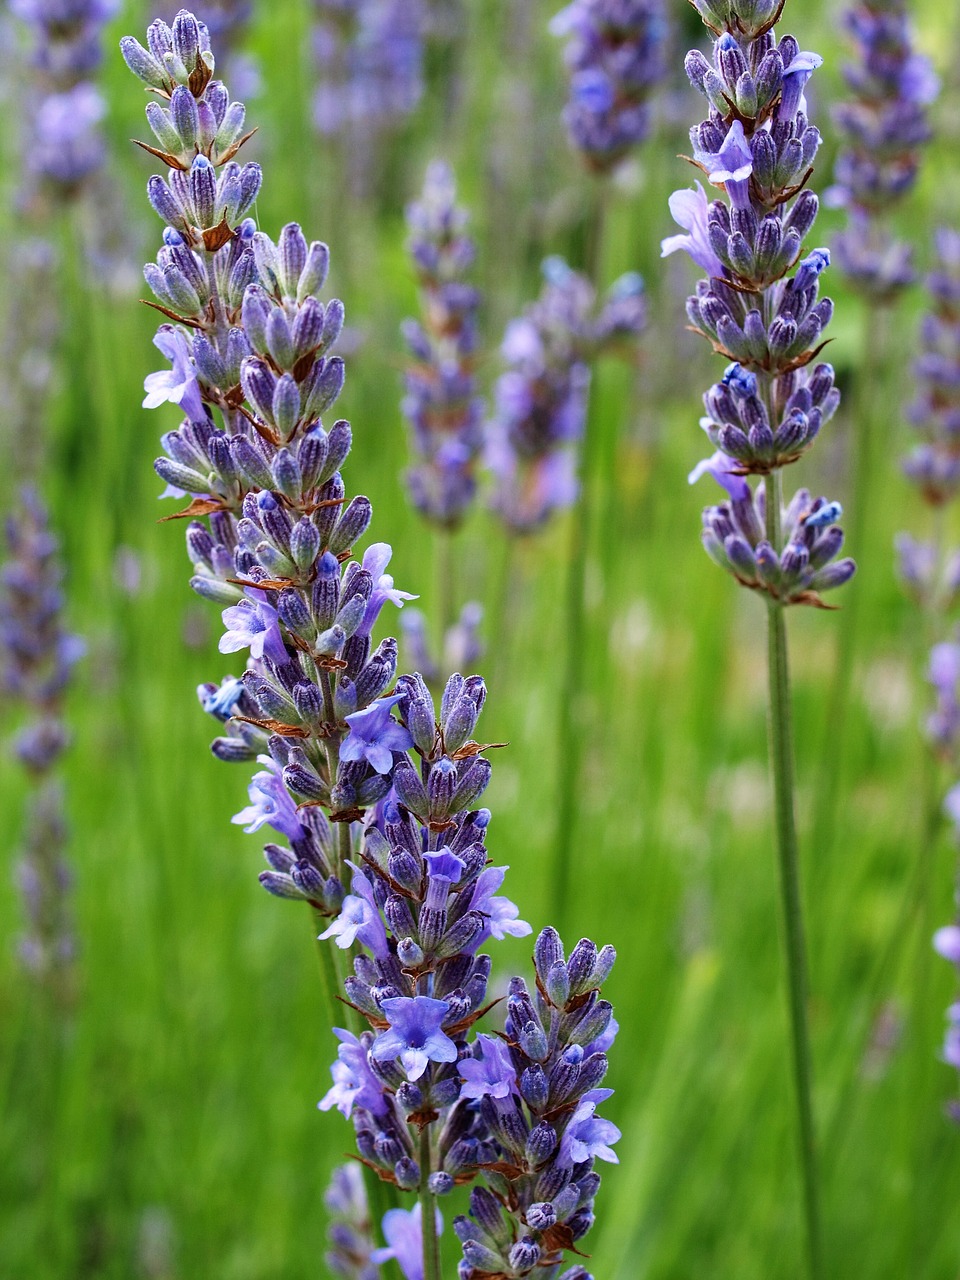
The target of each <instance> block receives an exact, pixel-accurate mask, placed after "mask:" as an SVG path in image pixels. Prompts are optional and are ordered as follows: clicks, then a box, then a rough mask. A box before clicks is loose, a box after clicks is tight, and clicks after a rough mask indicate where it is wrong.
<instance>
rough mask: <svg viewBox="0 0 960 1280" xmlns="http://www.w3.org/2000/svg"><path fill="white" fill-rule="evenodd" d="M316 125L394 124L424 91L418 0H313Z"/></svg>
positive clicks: (335, 128) (334, 128)
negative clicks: (316, 79) (315, 23)
mask: <svg viewBox="0 0 960 1280" xmlns="http://www.w3.org/2000/svg"><path fill="white" fill-rule="evenodd" d="M314 10H315V13H316V16H317V25H316V26H315V28H314V34H313V52H314V58H315V61H316V66H317V73H318V76H319V84H318V86H317V91H316V96H315V98H314V110H313V118H314V123H315V125H316V127H317V129H318V131H319V132H320V133H321V134H323V135H325V136H330V135H336V134H339V133H341V131H343V130H345V129H346V130H356V129H358V128H359V129H360V130H363V129H367V130H371V129H372V130H374V131H376V130H378V129H383V128H391V127H394V126H395V125H396V124H397V123H398V121H399V120H402V119H403V118H404V117H405V116H408V115H409V114H410V112H411V111H413V110H414V108H415V107H416V105H417V103H418V102H419V101H420V98H421V95H422V93H423V24H424V14H423V10H422V5H421V3H420V0H315V3H314Z"/></svg>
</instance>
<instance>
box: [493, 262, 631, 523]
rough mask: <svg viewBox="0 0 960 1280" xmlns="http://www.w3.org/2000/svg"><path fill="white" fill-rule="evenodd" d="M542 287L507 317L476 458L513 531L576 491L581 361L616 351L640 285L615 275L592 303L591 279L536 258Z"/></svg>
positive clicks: (627, 341)
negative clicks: (501, 365) (519, 312)
mask: <svg viewBox="0 0 960 1280" xmlns="http://www.w3.org/2000/svg"><path fill="white" fill-rule="evenodd" d="M543 274H544V287H543V290H542V291H541V294H540V297H539V298H538V300H537V301H536V302H535V303H533V304H532V305H531V306H530V307H528V308H527V310H526V312H525V314H524V315H523V316H521V317H519V318H518V319H516V320H512V321H511V322H510V324H509V325H508V326H507V330H506V333H505V334H504V337H503V344H502V346H501V353H502V355H503V358H504V361H505V363H506V364H507V371H506V372H505V373H503V374H502V375H501V376H500V378H499V379H498V381H497V386H496V391H495V407H494V414H493V420H492V421H491V422H490V424H489V425H488V428H487V447H486V462H487V466H488V468H489V470H490V471H491V472H492V474H493V478H494V491H493V497H492V505H493V507H494V510H495V511H496V512H497V514H498V515H499V516H500V517H501V519H502V520H503V522H504V524H505V525H506V526H507V528H508V529H510V530H511V531H512V532H513V533H517V534H521V533H530V532H532V531H533V530H535V529H538V528H539V527H540V526H541V525H543V524H544V523H545V522H546V521H547V519H548V518H549V516H550V515H551V513H552V512H553V511H555V510H557V509H560V508H563V507H567V506H570V505H571V504H572V503H573V502H574V501H575V500H576V496H577V492H578V488H579V485H578V481H577V450H578V446H579V443H580V440H581V439H582V437H583V433H584V430H585V425H586V414H587V400H588V395H589V390H590V363H591V361H592V360H594V359H595V358H596V357H597V356H598V355H600V354H601V353H603V352H605V351H608V350H610V351H616V350H618V348H621V347H622V348H625V349H626V350H627V352H628V353H629V352H630V350H631V347H632V343H633V341H634V340H635V338H636V336H637V335H638V334H639V333H640V331H641V330H642V328H643V326H644V323H645V319H646V313H645V306H644V300H643V282H642V280H641V279H640V277H639V276H636V275H635V274H632V273H631V274H630V275H628V276H623V277H621V279H620V280H619V281H617V282H616V283H615V284H614V285H613V286H612V287H611V289H610V290H609V291H608V293H607V295H606V298H605V299H604V300H603V303H602V304H601V305H598V302H597V298H596V294H595V291H594V289H593V286H592V285H591V284H590V283H589V281H588V280H587V279H586V277H584V276H582V275H580V274H578V273H577V272H576V271H573V270H572V269H571V268H570V267H568V266H567V264H566V263H565V262H564V261H563V260H562V259H560V258H548V259H546V261H545V262H544V263H543Z"/></svg>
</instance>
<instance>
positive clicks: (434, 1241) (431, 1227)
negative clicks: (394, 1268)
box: [419, 1124, 441, 1280]
mask: <svg viewBox="0 0 960 1280" xmlns="http://www.w3.org/2000/svg"><path fill="white" fill-rule="evenodd" d="M432 1171H433V1153H432V1151H431V1149H430V1125H428V1124H425V1125H424V1126H423V1128H422V1129H421V1130H420V1197H419V1198H420V1230H421V1233H422V1237H423V1280H441V1276H440V1241H439V1239H438V1237H437V1214H436V1209H435V1207H434V1196H433V1193H432V1192H431V1190H430V1188H429V1186H428V1182H429V1179H430V1174H431V1172H432Z"/></svg>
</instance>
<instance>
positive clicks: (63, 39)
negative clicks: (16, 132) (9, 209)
mask: <svg viewBox="0 0 960 1280" xmlns="http://www.w3.org/2000/svg"><path fill="white" fill-rule="evenodd" d="M11 8H12V10H13V12H14V13H15V14H16V16H17V17H18V18H20V19H21V20H22V21H23V22H24V23H26V24H27V25H28V27H29V28H30V31H31V44H32V47H31V51H30V66H31V68H32V72H33V75H32V78H31V83H30V86H29V88H28V90H27V95H28V101H29V106H28V110H27V112H26V113H25V115H24V117H22V118H23V119H24V121H25V136H24V138H23V154H24V160H25V169H26V175H25V176H26V177H27V180H28V182H29V183H31V184H32V187H33V188H35V189H36V190H34V189H31V188H30V187H28V189H27V190H26V191H25V192H24V197H23V198H24V199H27V200H29V199H31V198H32V197H33V195H35V194H37V191H38V190H39V191H43V192H45V193H46V194H47V195H50V196H52V198H53V199H54V200H62V199H64V198H69V197H70V196H72V195H75V194H76V193H77V192H78V191H79V190H80V189H81V188H82V186H83V184H84V183H85V182H86V181H87V180H88V179H89V178H90V177H91V175H92V174H93V173H94V172H95V171H96V170H97V169H98V168H99V167H100V165H101V164H102V163H103V160H104V155H105V145H104V141H103V137H102V135H101V133H100V128H99V126H100V121H101V120H102V118H103V114H104V110H105V107H104V102H103V98H102V96H101V94H100V91H99V89H98V88H97V87H96V85H95V83H94V82H93V79H92V76H93V74H94V73H95V72H96V70H97V67H98V66H99V65H100V59H101V55H102V49H101V35H102V30H103V26H104V24H105V23H106V22H107V21H108V20H109V19H110V18H111V17H112V16H113V14H114V12H115V9H116V5H115V3H114V0H66V3H62V0H12V4H11Z"/></svg>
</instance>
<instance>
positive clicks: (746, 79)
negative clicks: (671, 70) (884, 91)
mask: <svg viewBox="0 0 960 1280" xmlns="http://www.w3.org/2000/svg"><path fill="white" fill-rule="evenodd" d="M694 7H695V8H696V9H697V10H698V12H699V13H700V15H701V17H702V18H703V21H704V23H705V24H706V26H707V27H708V28H709V29H710V30H711V32H712V33H713V34H714V36H715V40H714V44H713V49H712V56H711V57H707V56H705V55H704V54H703V53H701V52H700V51H699V50H696V49H694V50H691V52H690V53H688V54H687V57H686V59H685V63H684V66H685V69H686V72H687V76H688V78H689V80H690V83H691V85H692V86H693V87H694V88H695V89H696V90H697V91H698V92H699V93H700V94H701V95H702V96H703V97H704V98H705V99H706V101H707V104H708V114H707V118H706V119H705V120H702V121H701V122H700V123H699V124H698V125H696V126H694V128H692V129H691V131H690V140H691V145H692V157H691V159H692V163H693V164H695V165H696V167H697V168H699V169H700V170H701V172H702V174H703V175H704V176H705V177H706V180H707V182H708V183H709V184H710V187H712V188H713V189H714V193H713V198H711V193H709V192H708V191H705V190H704V188H703V186H702V185H701V183H700V182H697V183H696V184H695V187H694V188H693V189H686V190H680V191H677V192H675V193H674V194H673V196H672V197H671V199H670V212H671V214H672V215H673V218H674V220H675V221H676V222H677V223H678V224H679V226H680V227H681V228H682V232H683V234H680V235H673V236H668V237H666V238H665V239H664V240H663V242H662V254H663V255H664V256H666V255H667V254H671V253H674V252H676V251H677V250H682V251H684V252H685V253H687V254H688V255H689V257H690V258H691V259H692V260H693V262H694V263H696V265H697V266H698V267H700V268H701V270H703V271H705V272H706V273H707V278H706V279H702V280H700V281H699V282H698V284H697V286H696V292H695V293H694V294H693V295H692V296H691V297H689V298H688V299H687V306H686V311H687V318H688V320H689V322H690V327H691V328H692V329H693V330H694V331H695V332H698V333H700V334H702V336H703V337H705V338H706V339H707V340H708V341H709V342H710V344H711V346H712V347H713V349H714V350H715V351H716V352H718V353H719V354H720V355H723V356H724V357H725V358H726V359H727V360H728V361H729V362H730V363H729V364H728V366H727V369H726V371H725V372H724V374H723V377H722V378H721V380H720V381H719V382H718V383H716V384H715V385H714V386H712V387H711V388H710V390H709V391H708V392H707V394H706V395H705V396H704V406H705V409H706V414H705V416H704V417H703V418H701V420H700V425H701V427H702V428H703V430H704V431H705V433H706V435H707V437H708V439H709V441H710V443H711V444H712V445H713V447H714V449H715V450H716V452H715V453H714V454H713V455H712V456H711V457H709V458H707V459H705V460H704V461H703V462H702V463H700V465H699V466H697V467H696V468H694V470H693V471H692V472H691V474H690V480H691V481H693V480H696V479H697V478H698V477H699V476H701V475H703V474H705V473H709V474H711V475H712V476H713V478H714V479H715V480H716V481H717V482H718V483H719V484H720V485H721V486H722V487H723V488H724V489H725V490H726V491H727V495H728V501H726V502H723V503H721V504H719V505H718V506H712V507H708V508H707V509H706V510H705V511H704V513H703V535H702V536H703V543H704V547H705V548H706V550H707V552H708V554H709V555H710V556H711V558H712V559H714V560H715V561H716V562H717V563H718V564H719V565H720V566H721V567H722V568H724V569H726V570H727V571H728V572H729V573H731V574H732V575H733V576H734V577H735V578H736V579H737V580H738V582H740V584H741V585H743V586H746V587H749V588H751V589H753V590H757V591H760V592H762V593H764V594H765V595H766V596H767V598H768V600H770V601H775V602H777V603H779V604H813V605H821V604H822V601H821V598H820V597H821V593H822V592H823V591H826V590H829V589H831V588H833V587H836V586H840V585H841V584H842V583H844V582H846V581H848V580H849V578H850V577H851V576H852V575H853V573H854V570H855V566H854V563H853V561H852V560H849V559H843V560H837V559H836V556H837V554H838V552H839V550H840V548H841V546H842V542H843V534H842V532H841V531H840V529H839V528H838V527H837V524H836V521H837V520H838V519H839V516H840V506H839V504H838V503H835V502H828V501H827V499H825V498H817V499H812V497H811V495H810V493H809V491H807V490H806V489H801V490H800V491H799V492H798V493H797V494H796V495H795V497H794V498H793V499H792V501H790V502H789V503H788V504H787V505H786V507H785V508H783V509H781V508H780V504H779V499H778V506H777V507H775V508H771V510H770V511H767V508H766V504H765V496H764V494H765V491H764V487H763V486H760V487H758V488H757V490H756V492H754V491H753V490H752V489H751V486H750V484H749V482H748V477H749V476H751V475H762V476H768V475H773V477H774V483H775V485H776V492H777V493H779V492H780V488H779V485H780V481H779V476H778V473H779V471H780V470H781V469H782V468H783V467H785V466H788V465H790V464H792V463H794V462H796V461H797V460H798V459H799V458H801V457H802V456H803V455H804V454H805V453H806V452H807V450H808V449H809V448H810V447H811V446H812V445H813V443H814V442H815V440H816V439H817V438H818V436H819V434H820V431H821V430H822V428H823V426H824V425H825V424H826V423H827V422H829V420H830V419H831V418H832V417H833V416H834V414H835V413H836V410H837V407H838V405H839V401H840V395H839V391H838V390H837V387H836V385H835V378H834V371H833V369H832V367H831V366H830V365H829V364H826V363H823V362H817V356H818V355H819V354H820V352H821V351H822V349H823V347H824V345H825V343H826V341H827V339H826V337H825V330H826V328H827V326H828V325H829V323H830V320H831V319H832V316H833V303H832V301H831V300H830V298H828V297H822V296H821V293H820V277H821V276H822V274H823V273H824V271H825V270H826V269H827V268H828V267H829V266H830V252H829V250H828V249H826V248H812V249H811V248H809V247H808V246H807V240H808V237H809V235H810V233H811V231H812V230H813V226H814V223H815V221H816V217H817V212H818V208H819V202H818V200H817V197H816V195H814V194H813V192H812V191H810V190H809V189H808V183H809V180H810V177H811V175H812V173H813V166H814V161H815V159H816V155H817V152H818V150H819V146H820V132H819V130H818V129H817V128H816V127H815V126H814V125H813V124H811V122H810V121H809V119H808V117H807V102H806V88H807V85H808V83H809V81H810V79H811V77H812V76H813V75H814V73H815V72H816V71H817V69H818V68H819V67H820V66H821V65H822V62H823V59H822V58H821V57H820V55H819V54H817V53H814V52H812V51H810V50H803V49H801V47H800V44H799V42H798V41H797V40H796V39H795V38H794V37H793V36H791V35H783V36H780V37H779V38H778V36H777V35H776V33H775V32H774V30H773V27H774V23H775V22H776V21H777V20H778V19H779V17H780V13H781V11H782V9H783V4H782V3H779V4H778V3H774V2H773V0H769V2H768V0H695V6H694ZM768 516H769V517H770V521H769V522H768V521H767V517H768ZM781 521H782V527H781ZM765 526H766V527H765ZM778 539H780V545H777V546H773V545H772V543H774V542H777V540H778Z"/></svg>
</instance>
